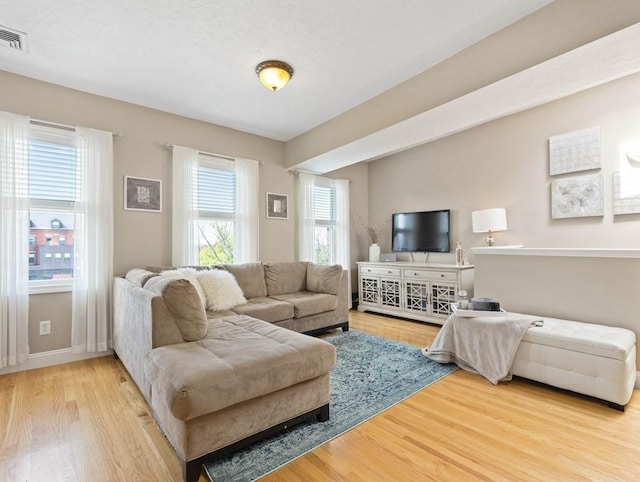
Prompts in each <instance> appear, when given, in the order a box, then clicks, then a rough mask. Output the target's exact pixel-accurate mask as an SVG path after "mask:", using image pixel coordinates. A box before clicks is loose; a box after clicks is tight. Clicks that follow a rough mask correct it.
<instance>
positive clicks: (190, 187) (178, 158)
mask: <svg viewBox="0 0 640 482" xmlns="http://www.w3.org/2000/svg"><path fill="white" fill-rule="evenodd" d="M198 156H199V153H198V151H197V150H196V149H191V148H189V147H182V146H173V221H172V233H173V234H172V235H173V238H172V249H171V263H172V264H173V265H174V266H191V265H198V264H200V260H199V258H198V212H197V210H196V208H195V203H194V199H196V196H197V189H198V183H197V182H195V180H196V179H197V176H198Z"/></svg>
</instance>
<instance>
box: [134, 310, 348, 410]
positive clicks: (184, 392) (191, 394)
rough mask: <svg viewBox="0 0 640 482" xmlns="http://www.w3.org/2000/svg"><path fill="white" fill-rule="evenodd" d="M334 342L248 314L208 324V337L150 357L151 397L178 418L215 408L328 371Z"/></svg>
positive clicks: (163, 349)
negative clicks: (266, 321)
mask: <svg viewBox="0 0 640 482" xmlns="http://www.w3.org/2000/svg"><path fill="white" fill-rule="evenodd" d="M335 362H336V350H335V347H334V346H333V345H331V344H330V343H327V342H326V341H323V340H320V339H318V338H314V337H310V336H306V335H302V334H300V333H296V332H293V331H290V330H287V329H285V328H280V327H278V326H274V325H272V324H270V323H265V322H264V321H260V320H256V319H253V318H250V317H248V316H236V317H230V318H224V319H222V320H215V321H211V322H210V323H209V331H208V334H207V338H204V339H202V340H200V341H197V342H192V343H181V344H178V345H169V346H162V347H159V348H156V349H154V350H151V351H150V352H148V353H147V355H146V360H145V373H146V375H147V377H148V378H149V380H150V382H151V384H152V386H153V396H154V397H161V398H162V399H163V400H164V401H165V403H166V405H167V407H169V409H170V410H171V413H172V414H173V415H174V416H175V417H176V418H178V419H180V420H185V421H186V420H191V419H194V418H196V417H199V416H202V415H206V414H209V413H213V412H216V411H218V410H221V409H223V408H225V407H229V406H231V405H235V404H238V403H241V402H243V401H245V400H250V399H253V398H256V397H259V396H262V395H265V394H268V393H272V392H274V391H277V390H281V389H283V388H286V387H289V386H292V385H295V384H297V383H300V382H303V381H306V380H311V379H313V378H316V377H318V376H321V375H324V374H326V373H328V372H329V371H330V370H331V368H333V366H334V365H335Z"/></svg>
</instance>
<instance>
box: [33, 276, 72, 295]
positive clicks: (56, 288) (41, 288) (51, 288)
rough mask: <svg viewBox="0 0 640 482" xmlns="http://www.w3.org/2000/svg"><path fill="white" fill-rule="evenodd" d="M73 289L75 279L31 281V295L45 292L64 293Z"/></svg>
mask: <svg viewBox="0 0 640 482" xmlns="http://www.w3.org/2000/svg"><path fill="white" fill-rule="evenodd" d="M72 290H73V279H64V280H31V281H29V294H30V295H40V294H44V293H64V292H67V291H72Z"/></svg>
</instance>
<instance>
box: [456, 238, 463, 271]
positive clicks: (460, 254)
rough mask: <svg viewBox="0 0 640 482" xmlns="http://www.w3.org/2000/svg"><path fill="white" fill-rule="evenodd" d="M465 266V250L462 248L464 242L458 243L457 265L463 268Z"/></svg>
mask: <svg viewBox="0 0 640 482" xmlns="http://www.w3.org/2000/svg"><path fill="white" fill-rule="evenodd" d="M463 264H464V248H463V247H462V241H458V244H457V245H456V265H458V266H462V265H463Z"/></svg>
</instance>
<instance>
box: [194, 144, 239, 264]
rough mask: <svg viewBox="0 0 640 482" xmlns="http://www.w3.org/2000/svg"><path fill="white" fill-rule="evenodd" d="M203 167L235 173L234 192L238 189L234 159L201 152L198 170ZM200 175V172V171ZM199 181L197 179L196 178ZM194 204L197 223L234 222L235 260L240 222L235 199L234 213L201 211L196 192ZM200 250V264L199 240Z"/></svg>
mask: <svg viewBox="0 0 640 482" xmlns="http://www.w3.org/2000/svg"><path fill="white" fill-rule="evenodd" d="M201 168H205V169H216V170H218V171H227V172H230V173H232V174H233V175H234V177H233V180H234V181H233V182H234V192H235V190H236V189H238V186H237V179H236V173H235V166H234V164H233V161H229V160H226V159H221V158H215V157H212V156H209V155H205V154H199V155H198V170H200V169H201ZM198 175H199V173H198ZM196 183H197V180H196ZM197 191H198V187H197V186H196V188H195V189H194V192H196V193H197ZM193 202H194V204H195V205H196V212H197V213H198V219H197V220H196V222H197V223H200V221H209V222H212V221H213V222H215V221H220V222H229V221H231V222H232V223H233V242H234V247H233V248H234V253H233V259H234V262H235V258H236V253H235V243H236V239H237V237H238V236H237V234H238V233H237V226H238V223H237V222H236V221H237V206H236V203H235V199H234V201H233V205H234V208H233V213H227V212H221V211H200V210H197V208H198V194H196V195H195V196H194V199H193ZM199 235H200V233H198V239H200V238H199ZM197 249H198V252H197V253H196V259H198V264H199V263H200V252H199V249H200V243H199V242H198V246H197Z"/></svg>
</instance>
